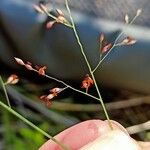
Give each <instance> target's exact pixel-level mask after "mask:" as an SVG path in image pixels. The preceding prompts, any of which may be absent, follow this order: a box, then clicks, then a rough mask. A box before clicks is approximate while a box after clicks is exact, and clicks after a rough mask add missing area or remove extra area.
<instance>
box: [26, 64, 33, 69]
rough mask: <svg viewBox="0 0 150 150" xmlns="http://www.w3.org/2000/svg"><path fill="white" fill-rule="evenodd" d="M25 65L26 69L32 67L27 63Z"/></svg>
mask: <svg viewBox="0 0 150 150" xmlns="http://www.w3.org/2000/svg"><path fill="white" fill-rule="evenodd" d="M25 67H26V68H27V69H28V70H32V69H33V68H32V66H31V65H29V64H25Z"/></svg>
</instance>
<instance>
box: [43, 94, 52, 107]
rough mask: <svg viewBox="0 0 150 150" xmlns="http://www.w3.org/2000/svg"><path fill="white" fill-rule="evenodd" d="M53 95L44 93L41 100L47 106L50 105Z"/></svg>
mask: <svg viewBox="0 0 150 150" xmlns="http://www.w3.org/2000/svg"><path fill="white" fill-rule="evenodd" d="M52 98H53V97H50V96H49V95H42V96H40V100H42V101H43V102H44V103H45V104H46V106H47V107H50V106H51V104H52V100H51V99H52Z"/></svg>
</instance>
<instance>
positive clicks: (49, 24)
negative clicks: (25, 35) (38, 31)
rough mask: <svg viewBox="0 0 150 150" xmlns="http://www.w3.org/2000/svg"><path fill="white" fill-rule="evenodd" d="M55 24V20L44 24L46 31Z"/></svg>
mask: <svg viewBox="0 0 150 150" xmlns="http://www.w3.org/2000/svg"><path fill="white" fill-rule="evenodd" d="M55 23H56V21H55V20H54V21H48V22H47V23H46V28H47V29H51V28H52V27H53V25H54V24H55Z"/></svg>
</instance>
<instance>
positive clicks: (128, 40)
mask: <svg viewBox="0 0 150 150" xmlns="http://www.w3.org/2000/svg"><path fill="white" fill-rule="evenodd" d="M135 43H136V40H135V39H134V38H132V37H129V36H128V37H126V38H125V39H124V40H123V41H122V42H121V44H122V45H133V44H135Z"/></svg>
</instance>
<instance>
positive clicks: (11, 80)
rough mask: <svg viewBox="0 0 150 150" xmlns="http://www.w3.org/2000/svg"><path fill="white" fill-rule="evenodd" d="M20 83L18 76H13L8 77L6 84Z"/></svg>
mask: <svg viewBox="0 0 150 150" xmlns="http://www.w3.org/2000/svg"><path fill="white" fill-rule="evenodd" d="M18 81H19V78H18V76H17V75H15V74H12V75H11V76H9V77H8V79H7V81H6V83H5V84H16V83H18Z"/></svg>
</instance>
